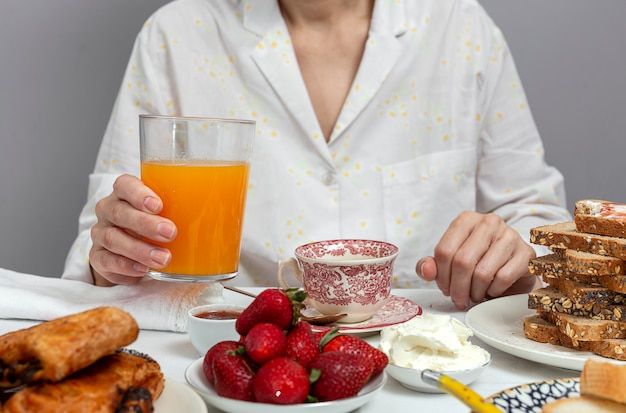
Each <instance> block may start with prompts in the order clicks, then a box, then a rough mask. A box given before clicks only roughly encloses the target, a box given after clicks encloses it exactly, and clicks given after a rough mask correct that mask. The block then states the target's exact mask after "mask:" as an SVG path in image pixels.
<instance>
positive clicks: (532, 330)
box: [523, 314, 626, 361]
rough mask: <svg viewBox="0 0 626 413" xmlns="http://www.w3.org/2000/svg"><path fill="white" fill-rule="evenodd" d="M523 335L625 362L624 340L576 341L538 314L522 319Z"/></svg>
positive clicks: (538, 340) (625, 341) (541, 341)
mask: <svg viewBox="0 0 626 413" xmlns="http://www.w3.org/2000/svg"><path fill="white" fill-rule="evenodd" d="M523 326H524V335H525V336H526V338H528V339H530V340H533V341H536V342H539V343H548V344H552V345H556V346H562V347H566V348H570V349H573V350H578V351H588V352H591V353H595V354H597V355H598V356H602V357H606V358H610V359H614V360H621V361H626V340H623V339H607V340H602V341H577V340H573V339H571V338H570V337H568V336H567V335H566V334H565V333H563V332H561V330H560V329H559V328H558V327H557V326H556V325H555V324H553V323H551V322H550V321H548V320H546V319H545V318H543V317H542V316H541V315H540V314H536V315H531V316H528V317H525V318H524V324H523Z"/></svg>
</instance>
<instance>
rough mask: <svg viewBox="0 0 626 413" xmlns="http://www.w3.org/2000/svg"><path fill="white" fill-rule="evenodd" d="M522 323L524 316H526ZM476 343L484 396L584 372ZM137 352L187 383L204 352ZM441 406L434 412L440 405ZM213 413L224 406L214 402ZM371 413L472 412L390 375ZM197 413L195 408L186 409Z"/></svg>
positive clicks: (422, 300) (442, 302)
mask: <svg viewBox="0 0 626 413" xmlns="http://www.w3.org/2000/svg"><path fill="white" fill-rule="evenodd" d="M248 290H249V291H252V292H257V293H258V292H259V291H260V289H255V288H249V289H248ZM393 294H395V295H398V296H403V297H407V298H409V299H411V300H412V301H414V302H416V303H417V304H419V305H420V306H421V307H422V310H423V312H424V313H426V312H430V313H438V314H450V315H452V316H454V317H456V318H458V319H459V320H461V321H463V320H464V315H465V313H464V312H459V311H457V310H456V309H455V308H454V306H453V305H452V303H451V302H450V300H449V298H447V297H444V296H443V295H442V294H441V293H440V292H439V291H437V290H394V291H393ZM520 322H521V320H520ZM33 324H35V322H33V321H28V320H7V319H0V335H1V334H4V333H7V332H10V331H15V330H18V329H21V328H25V327H29V326H31V325H33ZM366 340H367V341H369V342H370V343H371V344H374V345H377V344H378V335H377V334H374V335H372V336H369V337H366ZM471 341H472V342H473V343H474V344H477V345H479V346H481V347H483V348H485V349H487V350H488V351H489V352H491V354H492V360H493V361H492V363H491V365H490V366H489V367H488V369H487V370H486V371H485V373H484V374H483V375H482V376H481V377H480V378H478V379H477V380H476V381H475V382H474V383H473V384H472V385H471V387H472V388H473V389H474V390H475V391H477V392H478V393H479V394H481V395H483V396H489V395H492V394H494V393H497V392H500V391H502V390H504V389H507V388H510V387H514V386H517V385H520V384H524V383H530V382H534V381H540V380H546V379H554V378H563V377H575V376H579V375H580V372H578V371H574V370H567V369H561V368H556V367H551V366H545V365H542V364H538V363H535V362H532V361H528V360H523V359H520V358H517V357H515V356H512V355H509V354H507V353H504V352H502V351H499V350H497V349H495V348H493V347H490V346H489V345H487V344H485V343H483V342H481V341H480V340H479V339H478V338H476V337H472V339H471ZM128 347H129V348H133V349H135V350H138V351H141V352H143V353H146V354H148V355H150V356H151V357H152V358H154V359H155V360H156V361H158V362H159V364H160V365H161V369H162V370H163V373H164V374H165V377H166V378H168V379H170V380H176V381H179V382H182V383H186V381H185V369H186V368H187V367H188V366H189V365H190V364H191V363H192V362H193V361H195V360H197V359H199V358H200V357H201V356H200V354H198V352H197V351H196V350H195V348H194V347H193V346H192V345H191V343H190V342H189V339H188V337H187V334H185V333H174V332H166V331H153V330H141V332H140V333H139V337H138V339H137V340H136V341H135V342H134V343H133V344H132V345H130V346H128ZM435 408H436V409H437V410H434V409H435ZM208 410H209V412H219V410H217V409H215V408H212V407H211V406H209V409H208ZM356 411H357V412H360V413H366V412H372V413H374V412H376V413H380V412H388V413H395V412H409V411H422V412H432V411H439V412H446V413H447V412H468V411H469V409H468V408H466V407H465V406H464V405H463V404H462V403H461V402H459V401H458V400H456V399H455V398H454V397H452V396H449V395H447V394H426V393H419V392H415V391H411V390H408V389H406V388H404V387H402V386H401V385H400V384H399V383H398V382H396V381H395V380H394V379H393V378H391V377H389V379H388V381H387V384H386V385H385V387H384V388H383V389H382V391H381V392H380V393H378V394H377V395H376V396H375V397H374V398H373V399H372V400H371V401H370V402H369V403H367V404H366V405H364V406H363V407H361V408H360V409H358V410H356ZM180 413H193V412H180Z"/></svg>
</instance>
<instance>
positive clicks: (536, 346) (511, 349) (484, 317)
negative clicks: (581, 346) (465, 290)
mask: <svg viewBox="0 0 626 413" xmlns="http://www.w3.org/2000/svg"><path fill="white" fill-rule="evenodd" d="M533 314H536V312H535V310H530V309H528V295H527V294H518V295H512V296H508V297H501V298H496V299H493V300H489V301H485V302H483V303H480V304H478V305H476V306H475V307H472V308H471V309H470V310H469V311H468V312H467V314H465V324H466V325H467V326H468V327H469V328H470V329H472V331H473V332H474V334H475V335H476V337H478V338H479V339H481V340H482V341H484V342H485V343H487V344H489V345H490V346H492V347H495V348H497V349H498V350H502V351H504V352H505V353H509V354H512V355H514V356H517V357H520V358H523V359H526V360H531V361H534V362H537V363H542V364H546V365H549V366H554V367H562V368H565V369H571V370H578V371H581V370H582V369H583V365H584V364H585V361H586V360H587V359H589V358H592V359H595V360H599V361H605V362H607V361H609V362H614V363H618V364H624V362H621V361H617V360H612V359H608V358H605V357H601V356H599V355H597V354H593V353H590V352H588V351H580V350H574V349H570V348H567V347H563V346H556V345H553V344H547V343H538V342H536V341H533V340H530V339H528V338H526V336H525V335H524V323H523V320H524V317H527V316H529V315H533Z"/></svg>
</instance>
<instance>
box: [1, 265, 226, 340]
mask: <svg viewBox="0 0 626 413" xmlns="http://www.w3.org/2000/svg"><path fill="white" fill-rule="evenodd" d="M217 285H219V284H217ZM210 286H213V284H206V285H205V284H188V283H177V282H167V281H158V280H154V279H151V278H148V277H146V279H144V280H142V281H141V282H140V283H138V284H136V285H132V286H130V285H129V286H126V285H116V286H113V287H98V286H95V285H91V284H87V283H84V282H81V281H74V280H66V279H61V278H49V277H43V276H37V275H31V274H24V273H18V272H14V271H10V270H7V269H3V268H0V318H17V319H28V320H51V319H53V318H57V317H61V316H66V315H69V314H74V313H78V312H81V311H84V310H87V309H90V308H94V307H98V306H116V307H119V308H121V309H123V310H126V311H127V312H129V313H130V314H131V315H132V316H133V317H134V318H135V319H136V320H137V323H138V324H139V327H140V328H142V329H148V330H169V331H177V332H186V331H187V311H188V310H189V309H190V308H191V307H193V306H194V305H196V304H197V303H200V304H205V303H208V301H218V302H219V301H221V300H222V297H221V296H219V297H215V296H214V294H209V295H207V293H206V292H205V289H207V290H209V289H213V287H210ZM219 286H220V287H221V285H219ZM199 301H203V302H199Z"/></svg>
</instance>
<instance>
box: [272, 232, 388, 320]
mask: <svg viewBox="0 0 626 413" xmlns="http://www.w3.org/2000/svg"><path fill="white" fill-rule="evenodd" d="M295 256H296V258H288V259H286V260H281V261H280V262H279V263H278V284H279V285H280V286H281V287H282V288H293V287H292V286H290V285H289V283H288V282H287V280H286V277H285V275H286V270H287V269H291V270H292V271H293V275H294V276H295V278H296V279H298V281H300V282H301V283H302V284H303V286H304V290H305V291H306V292H307V303H308V304H310V305H311V306H312V307H313V308H315V309H316V310H317V311H319V312H320V313H322V314H336V313H346V314H347V316H346V317H344V318H342V319H341V320H340V322H342V323H358V322H360V321H365V320H367V319H369V318H371V317H372V315H374V314H375V313H376V312H377V311H378V310H380V309H381V308H382V307H383V306H384V305H385V303H386V301H387V299H388V298H389V295H390V294H391V276H392V270H393V263H394V261H395V259H396V257H397V256H398V247H396V246H395V245H393V244H390V243H387V242H383V241H375V240H363V239H338V240H328V241H318V242H312V243H310V244H306V245H301V246H299V247H298V248H296V250H295Z"/></svg>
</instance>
